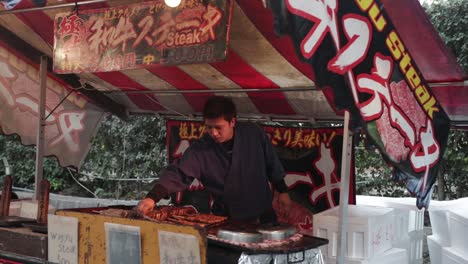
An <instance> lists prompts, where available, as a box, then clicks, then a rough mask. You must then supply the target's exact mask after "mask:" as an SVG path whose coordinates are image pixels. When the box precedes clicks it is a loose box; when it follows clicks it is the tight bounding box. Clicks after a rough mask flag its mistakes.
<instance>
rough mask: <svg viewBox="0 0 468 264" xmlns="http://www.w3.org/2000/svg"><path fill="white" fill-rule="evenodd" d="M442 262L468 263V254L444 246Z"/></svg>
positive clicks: (444, 263)
mask: <svg viewBox="0 0 468 264" xmlns="http://www.w3.org/2000/svg"><path fill="white" fill-rule="evenodd" d="M465 254H466V253H465ZM440 263H443V264H468V256H464V255H463V253H462V252H460V251H458V250H457V249H455V248H451V247H444V248H442V261H441V262H440Z"/></svg>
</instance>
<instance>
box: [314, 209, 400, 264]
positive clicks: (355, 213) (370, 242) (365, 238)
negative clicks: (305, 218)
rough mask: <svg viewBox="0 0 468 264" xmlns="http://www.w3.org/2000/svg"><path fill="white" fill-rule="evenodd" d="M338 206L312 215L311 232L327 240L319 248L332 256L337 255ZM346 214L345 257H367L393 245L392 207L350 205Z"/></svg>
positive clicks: (359, 258) (363, 258)
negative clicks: (326, 243)
mask: <svg viewBox="0 0 468 264" xmlns="http://www.w3.org/2000/svg"><path fill="white" fill-rule="evenodd" d="M339 208H340V207H339V206H337V207H334V208H332V209H329V210H326V211H324V212H321V213H319V214H316V215H314V225H313V226H314V235H315V236H318V237H323V238H326V239H328V240H329V243H328V245H326V246H325V247H326V248H323V249H322V252H323V253H324V255H325V256H327V257H331V258H335V257H336V255H337V247H338V239H339V237H338V229H339V228H338V224H339ZM347 217H348V218H347V219H348V226H347V243H346V244H347V245H346V248H347V250H346V255H345V257H347V258H350V259H357V260H366V259H370V258H372V257H373V256H374V255H377V254H379V253H381V252H384V251H386V250H388V249H390V248H392V241H393V233H394V225H395V223H394V215H393V209H391V208H381V207H374V206H358V205H349V208H348V216H347Z"/></svg>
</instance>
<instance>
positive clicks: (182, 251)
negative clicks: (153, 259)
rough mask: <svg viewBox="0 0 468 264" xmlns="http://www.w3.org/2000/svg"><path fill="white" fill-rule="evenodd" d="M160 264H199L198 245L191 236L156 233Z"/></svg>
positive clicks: (164, 232)
mask: <svg viewBox="0 0 468 264" xmlns="http://www.w3.org/2000/svg"><path fill="white" fill-rule="evenodd" d="M158 238H159V258H160V263H161V264H170V263H190V264H200V245H199V243H198V239H197V238H196V237H195V236H193V235H188V234H180V233H174V232H167V231H158Z"/></svg>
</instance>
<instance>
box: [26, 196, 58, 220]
mask: <svg viewBox="0 0 468 264" xmlns="http://www.w3.org/2000/svg"><path fill="white" fill-rule="evenodd" d="M54 212H55V208H54V207H53V206H52V205H50V204H49V210H48V213H49V214H53V213H54ZM20 216H21V217H25V218H33V219H35V218H36V217H37V201H31V200H22V201H21V211H20Z"/></svg>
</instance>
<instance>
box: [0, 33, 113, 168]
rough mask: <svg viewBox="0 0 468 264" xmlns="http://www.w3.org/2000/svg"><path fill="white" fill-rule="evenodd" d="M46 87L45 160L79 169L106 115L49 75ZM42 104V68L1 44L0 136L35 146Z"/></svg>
mask: <svg viewBox="0 0 468 264" xmlns="http://www.w3.org/2000/svg"><path fill="white" fill-rule="evenodd" d="M46 85H47V90H46V111H45V116H46V117H47V118H46V119H45V130H44V137H45V143H44V145H45V148H44V149H45V153H44V156H56V157H57V158H58V161H59V163H60V165H61V166H73V167H76V168H79V167H80V166H81V164H82V162H83V160H84V157H85V156H86V153H87V152H88V150H89V148H90V143H89V142H90V140H91V138H92V137H93V136H94V134H95V132H96V130H97V127H98V124H99V123H100V120H101V118H102V116H103V115H104V112H103V111H102V110H101V109H100V108H98V107H96V106H95V105H93V104H92V103H90V102H88V99H87V98H85V97H83V96H81V95H80V94H77V93H76V92H75V91H73V92H71V90H72V88H71V87H69V86H67V85H66V84H64V83H62V82H60V81H59V80H58V79H55V78H54V77H53V76H52V75H50V74H49V75H48V77H47V84H46ZM70 92H71V93H70ZM69 93H70V94H69ZM68 94H69V95H68ZM65 97H66V98H65ZM62 100H64V101H63V102H62ZM39 102H40V78H39V66H38V65H34V64H32V63H30V62H29V61H28V60H27V59H25V58H23V57H22V56H21V55H19V54H18V53H16V52H14V51H13V50H11V49H9V48H8V47H7V45H6V44H5V43H3V42H1V41H0V128H1V131H0V132H2V133H4V134H7V135H11V134H17V135H19V136H20V138H21V143H22V144H24V145H35V144H36V142H37V141H36V140H37V127H38V122H39V121H38V119H39Z"/></svg>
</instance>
